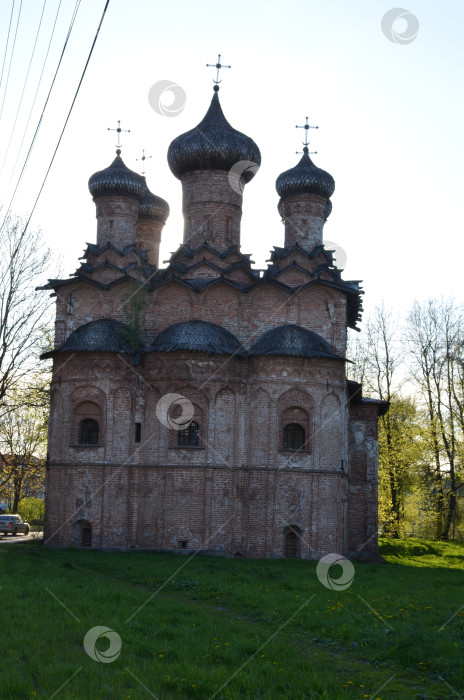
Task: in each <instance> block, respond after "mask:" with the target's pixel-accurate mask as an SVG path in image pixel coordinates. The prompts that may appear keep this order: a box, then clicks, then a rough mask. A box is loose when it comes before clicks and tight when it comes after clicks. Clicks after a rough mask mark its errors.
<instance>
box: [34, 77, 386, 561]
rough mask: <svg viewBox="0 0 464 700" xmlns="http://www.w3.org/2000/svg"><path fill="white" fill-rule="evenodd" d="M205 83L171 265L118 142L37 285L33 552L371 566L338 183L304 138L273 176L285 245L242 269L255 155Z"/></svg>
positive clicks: (367, 403)
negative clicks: (40, 322) (52, 323)
mask: <svg viewBox="0 0 464 700" xmlns="http://www.w3.org/2000/svg"><path fill="white" fill-rule="evenodd" d="M218 89H219V88H218V86H217V85H216V86H215V92H214V96H213V99H212V101H211V105H210V107H209V109H208V110H207V113H206V115H205V117H204V118H203V120H202V121H201V122H200V124H198V126H197V127H195V128H194V129H192V130H191V131H188V132H186V133H184V134H182V135H181V136H179V137H177V138H176V139H174V141H173V142H172V143H171V145H170V147H169V151H168V163H169V166H170V169H171V171H172V173H173V174H174V175H175V177H176V178H178V179H179V180H180V182H181V185H182V191H183V214H184V234H183V243H182V245H180V247H179V248H178V249H177V251H176V252H175V253H173V254H172V255H171V258H170V260H169V262H168V265H167V267H165V268H160V267H159V259H158V258H159V246H160V239H161V233H162V229H163V226H164V224H165V222H166V219H167V217H168V215H169V206H168V204H167V202H165V201H164V200H163V199H161V197H159V196H157V195H154V194H152V193H151V192H150V190H149V189H148V187H147V184H146V180H145V178H144V177H142V176H141V175H139V174H137V173H136V172H133V171H132V170H130V169H129V168H128V167H127V166H126V165H125V164H124V162H123V160H122V159H121V156H120V151H119V150H118V152H117V156H116V158H115V160H114V161H113V163H111V165H110V166H109V167H108V168H106V169H105V170H102V171H100V172H97V173H95V174H94V175H92V177H91V178H90V180H89V189H90V193H91V195H92V197H93V200H94V203H95V206H96V216H97V241H96V243H88V244H87V248H86V250H85V253H84V258H83V262H82V264H81V265H80V267H79V269H78V270H77V271H76V272H75V273H74V274H73V275H72V276H70V277H69V278H68V279H54V280H49V282H48V284H47V285H46V286H45V287H44V288H45V289H50V290H52V292H53V294H54V295H55V296H56V333H55V346H54V349H53V350H52V351H51V352H49V353H46V354H45V356H44V357H52V358H53V379H52V385H51V409H50V424H49V443H48V445H49V446H48V460H47V474H46V520H45V532H44V541H45V543H46V544H47V545H48V546H54V547H67V546H90V547H94V548H102V549H130V548H143V549H154V550H165V551H181V550H187V551H190V552H193V551H197V550H201V551H203V552H205V553H210V554H219V555H224V556H231V557H232V556H235V557H263V558H264V557H301V558H307V559H318V558H320V557H321V556H323V555H325V554H328V553H332V552H337V553H340V554H342V555H344V556H348V557H352V558H354V557H356V558H365V559H375V558H377V557H378V551H377V528H378V523H377V509H378V508H377V486H378V483H377V482H378V457H377V423H378V415H379V413H381V412H383V411H385V410H386V409H387V405H386V404H385V403H383V402H378V401H374V400H372V399H366V398H364V397H363V396H362V389H361V386H360V385H359V384H356V383H355V382H352V381H348V380H347V379H346V361H347V360H346V356H345V355H346V342H347V328H356V325H357V322H358V321H359V320H360V315H361V309H362V306H361V295H362V293H363V292H362V291H361V289H360V286H359V282H353V281H345V280H343V279H342V275H341V271H340V270H339V269H338V268H337V267H336V264H335V261H334V259H333V253H332V252H330V251H328V250H326V249H325V248H324V245H323V227H324V223H325V221H326V220H327V217H328V216H329V214H330V211H331V208H332V205H331V200H330V197H331V195H332V194H333V192H334V189H335V183H334V180H333V178H332V177H331V175H329V174H328V173H327V172H325V171H324V170H322V169H320V168H318V167H316V166H315V165H314V163H313V162H312V160H311V158H310V157H309V153H308V148H307V146H305V148H304V153H303V156H302V158H301V160H300V161H299V162H298V164H297V165H296V166H295V167H293V168H291V169H290V170H287V171H286V172H284V173H282V174H281V175H279V177H278V178H277V182H276V188H277V192H278V194H279V197H280V200H279V204H278V212H279V215H280V217H281V218H282V220H283V222H284V225H285V243H284V246H283V247H274V249H273V251H272V253H271V260H270V264H269V265H268V267H267V269H266V270H264V271H262V270H257V269H255V268H254V267H253V265H252V261H251V258H250V255H248V254H245V253H243V252H242V251H241V240H240V220H241V216H242V199H243V191H244V189H245V187H246V185H247V183H248V182H249V181H250V180H251V179H252V178H253V177H254V175H255V172H256V170H257V167H255V166H259V164H260V161H261V155H260V152H259V149H258V147H257V145H256V144H255V143H254V141H253V140H252V139H251V138H249V137H248V136H246V135H245V134H243V133H241V132H239V131H237V130H236V129H234V128H233V127H232V126H231V125H230V124H229V123H228V121H227V120H226V118H225V116H224V114H223V111H222V108H221V105H220V101H219V95H218ZM243 162H245V163H248V164H255V166H253V167H248V168H242V167H241V166H240V165H237V164H241V163H243Z"/></svg>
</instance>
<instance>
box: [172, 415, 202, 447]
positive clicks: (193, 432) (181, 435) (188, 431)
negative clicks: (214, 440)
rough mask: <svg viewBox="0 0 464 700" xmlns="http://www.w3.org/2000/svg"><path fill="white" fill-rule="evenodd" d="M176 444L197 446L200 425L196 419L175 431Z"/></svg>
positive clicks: (198, 443)
mask: <svg viewBox="0 0 464 700" xmlns="http://www.w3.org/2000/svg"><path fill="white" fill-rule="evenodd" d="M177 444H178V445H179V447H199V445H200V426H199V425H198V423H197V422H196V421H194V420H193V421H192V422H191V423H190V425H189V426H188V428H184V430H179V431H178V433H177Z"/></svg>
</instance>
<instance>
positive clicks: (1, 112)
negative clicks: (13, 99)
mask: <svg viewBox="0 0 464 700" xmlns="http://www.w3.org/2000/svg"><path fill="white" fill-rule="evenodd" d="M22 8H23V0H21V2H20V4H19V12H18V19H17V22H16V30H15V35H14V40H13V48H12V49H11V56H10V64H9V66H8V73H7V76H6V83H5V92H4V93H3V102H2V108H1V109H0V119H1V118H2V114H3V107H4V104H5V98H6V92H7V90H8V81H9V79H10V70H11V64H12V63H13V56H14V50H15V46H16V37H17V36H18V27H19V20H20V19H21V10H22Z"/></svg>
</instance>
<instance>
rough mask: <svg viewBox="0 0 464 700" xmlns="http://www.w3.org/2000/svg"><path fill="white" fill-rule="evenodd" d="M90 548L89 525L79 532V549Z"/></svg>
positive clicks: (90, 530)
mask: <svg viewBox="0 0 464 700" xmlns="http://www.w3.org/2000/svg"><path fill="white" fill-rule="evenodd" d="M91 546H92V528H91V526H90V525H84V527H83V528H82V530H81V547H91Z"/></svg>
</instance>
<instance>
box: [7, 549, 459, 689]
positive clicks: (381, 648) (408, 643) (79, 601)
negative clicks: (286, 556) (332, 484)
mask: <svg viewBox="0 0 464 700" xmlns="http://www.w3.org/2000/svg"><path fill="white" fill-rule="evenodd" d="M381 551H382V554H383V556H384V558H385V559H386V562H387V563H386V564H362V563H355V577H354V580H353V583H352V585H351V586H350V587H349V588H348V589H347V590H344V591H333V590H329V589H327V588H325V587H324V586H323V585H322V584H321V583H320V582H319V580H318V578H317V576H316V563H315V562H308V561H301V560H266V561H262V560H261V561H256V560H231V559H222V558H215V557H204V556H196V557H193V558H189V557H187V556H183V555H169V554H157V553H141V552H140V553H138V552H134V553H114V554H113V553H102V552H97V551H90V550H87V551H86V550H60V551H53V550H49V549H46V548H43V547H42V546H41V545H40V544H37V543H33V542H31V543H19V542H18V543H17V544H14V545H13V544H5V545H2V546H0V562H1V581H0V585H1V589H0V594H1V640H2V642H1V647H2V663H1V665H0V698H1V699H2V700H4V699H9V698H12V699H14V700H22V699H23V698H24V699H25V698H40V699H42V698H44V699H47V700H51V698H76V699H78V700H86V699H87V698H89V699H91V700H93V699H97V698H115V699H120V698H121V699H125V698H147V699H149V698H159V700H167V699H176V698H179V699H183V698H198V699H200V700H209V699H211V700H213V699H214V700H220V699H221V698H276V699H278V700H284V699H285V698H288V700H299V699H303V698H327V699H328V700H334V699H335V700H336V699H338V698H343V699H349V698H372V699H373V700H376V699H380V700H389V699H390V698H406V699H408V700H410V699H411V700H413V699H414V698H416V699H417V700H419V698H421V699H426V698H457V697H458V698H459V697H461V696H462V695H463V694H464V661H463V649H464V647H463V640H464V544H462V543H447V544H443V543H437V542H427V541H424V540H416V539H410V540H406V541H400V542H391V541H383V542H382V550H381ZM95 626H105V627H108V628H111V629H112V630H114V631H115V632H116V633H117V634H118V635H119V636H120V638H121V641H122V648H121V653H120V655H119V656H118V657H117V659H115V660H114V661H112V662H111V663H100V662H98V661H95V660H93V659H92V658H90V656H89V655H88V654H87V653H86V651H85V650H84V646H83V640H84V636H85V634H86V633H87V631H88V630H89V629H91V628H93V627H95ZM108 643H109V642H108V640H106V639H104V638H102V639H100V641H99V642H97V646H96V648H97V651H100V652H103V653H104V652H105V651H106V648H107V647H108Z"/></svg>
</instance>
